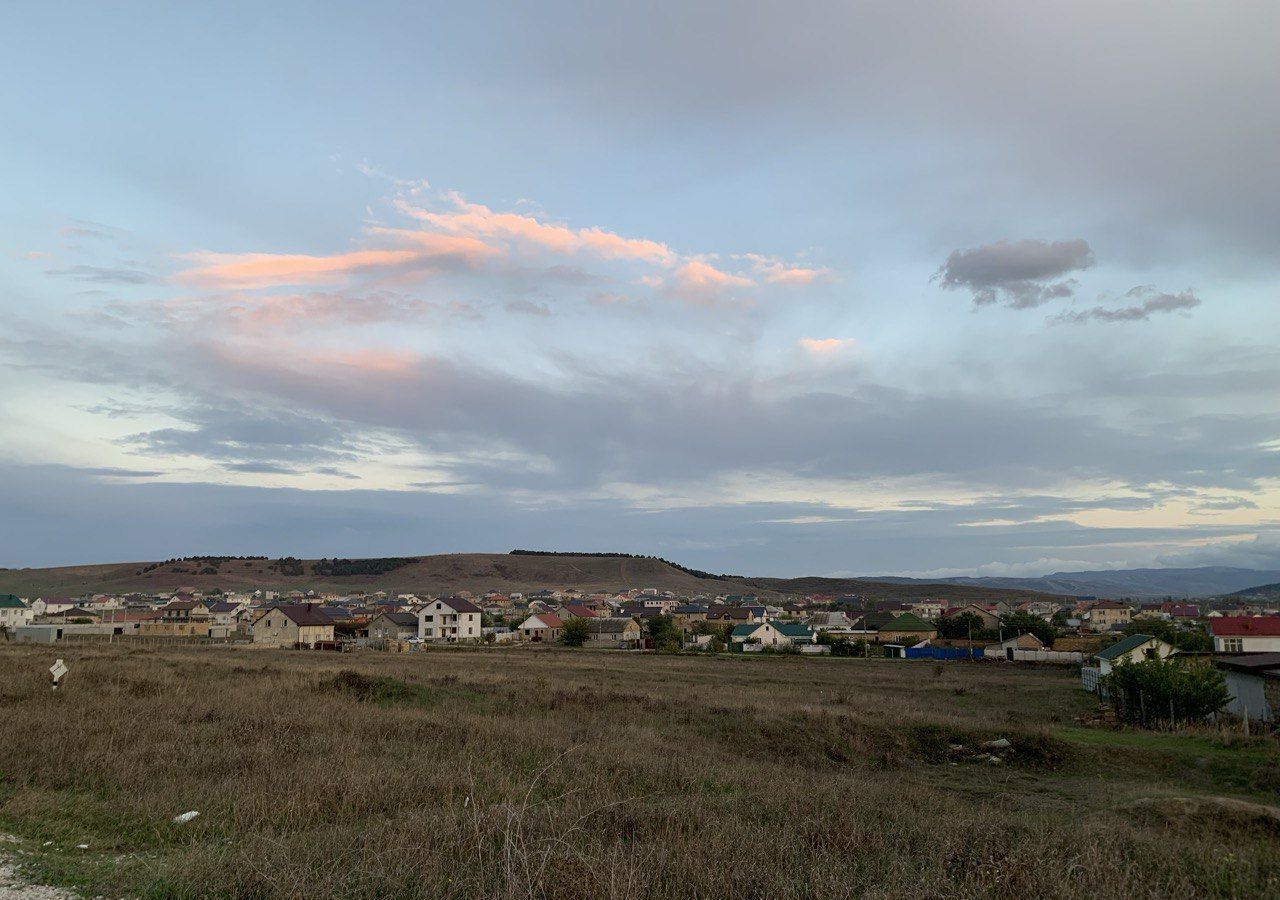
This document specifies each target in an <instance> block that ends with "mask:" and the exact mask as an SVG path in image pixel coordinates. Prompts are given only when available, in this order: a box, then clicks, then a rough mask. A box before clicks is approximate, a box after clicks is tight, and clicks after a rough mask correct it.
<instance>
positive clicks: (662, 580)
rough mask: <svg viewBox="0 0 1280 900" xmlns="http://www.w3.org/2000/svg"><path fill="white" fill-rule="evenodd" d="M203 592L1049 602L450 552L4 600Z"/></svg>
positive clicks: (159, 565)
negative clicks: (653, 591) (621, 593)
mask: <svg viewBox="0 0 1280 900" xmlns="http://www.w3.org/2000/svg"><path fill="white" fill-rule="evenodd" d="M183 587H190V588H194V589H197V590H211V589H214V588H217V589H219V590H224V591H230V590H253V589H254V588H266V589H271V590H286V591H287V590H295V589H297V590H317V591H322V592H327V591H332V592H342V591H351V590H357V589H358V590H364V591H373V590H379V589H382V590H386V591H395V592H412V593H431V594H443V593H453V592H455V591H462V590H466V591H471V592H473V593H478V592H482V591H486V590H497V591H503V592H512V591H521V592H524V593H528V592H530V591H535V590H541V589H544V588H549V589H556V588H567V587H576V588H579V589H582V590H586V591H594V590H614V591H616V590H620V589H624V588H635V587H639V588H646V587H652V588H658V589H660V590H670V591H674V592H677V593H680V594H684V595H688V596H694V595H698V594H709V595H716V594H758V595H760V596H762V597H767V598H769V599H771V600H777V599H781V598H783V597H787V596H797V595H803V594H807V593H812V592H822V593H840V594H845V593H847V594H858V595H860V596H862V597H866V598H868V599H871V600H904V599H918V598H920V597H946V598H948V599H950V600H954V601H957V602H966V603H967V602H974V601H990V600H994V599H997V598H999V597H1002V598H1005V599H1009V600H1013V601H1015V602H1016V601H1021V600H1033V599H1041V600H1043V599H1046V598H1045V597H1044V595H1043V594H1040V593H1035V592H1031V591H1024V590H1017V589H1014V590H1011V591H1010V590H1006V591H1001V592H999V593H997V592H996V591H994V590H993V589H991V588H988V587H974V586H969V585H962V584H939V583H937V582H929V581H922V582H920V583H918V584H916V583H913V584H901V583H894V584H885V583H882V582H877V581H870V580H866V579H850V578H842V579H831V578H749V577H744V576H734V575H713V574H711V573H706V572H699V571H698V570H696V569H689V568H687V567H684V566H679V565H676V564H672V563H670V562H668V561H667V560H663V559H657V558H655V557H645V556H633V555H629V554H590V555H588V554H568V553H531V552H527V551H526V552H523V553H449V554H437V555H425V556H405V557H385V558H363V559H361V558H357V559H321V560H314V559H296V558H294V557H292V556H286V557H280V558H277V559H269V558H267V557H265V556H240V557H233V556H197V557H186V558H183V559H168V560H165V561H163V562H133V563H108V564H103V565H85V566H62V567H58V568H48V569H0V593H7V592H9V591H12V592H13V593H15V594H18V595H20V596H28V597H36V596H41V595H44V596H68V597H78V596H81V595H83V594H86V593H96V592H105V593H128V592H131V591H140V592H153V593H154V592H165V591H176V590H178V589H180V588H183Z"/></svg>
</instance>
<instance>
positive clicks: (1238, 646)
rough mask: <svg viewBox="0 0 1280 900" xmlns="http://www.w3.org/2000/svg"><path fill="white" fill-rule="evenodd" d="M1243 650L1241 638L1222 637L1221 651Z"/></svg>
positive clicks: (1234, 651) (1236, 651) (1233, 651)
mask: <svg viewBox="0 0 1280 900" xmlns="http://www.w3.org/2000/svg"><path fill="white" fill-rule="evenodd" d="M1243 650H1244V639H1243V638H1223V639H1222V652H1223V653H1240V652H1241V651H1243Z"/></svg>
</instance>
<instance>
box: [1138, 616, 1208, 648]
mask: <svg viewBox="0 0 1280 900" xmlns="http://www.w3.org/2000/svg"><path fill="white" fill-rule="evenodd" d="M1122 630H1123V631H1124V633H1125V634H1149V635H1151V636H1152V637H1156V638H1159V639H1160V640H1162V641H1164V642H1165V643H1166V644H1172V645H1173V646H1175V647H1177V648H1178V649H1179V650H1183V651H1186V652H1188V653H1195V652H1201V653H1208V652H1210V651H1212V650H1213V638H1211V637H1210V636H1209V635H1208V633H1207V632H1205V631H1203V630H1201V629H1200V628H1194V629H1182V628H1179V627H1178V626H1177V625H1175V624H1173V623H1172V622H1166V621H1165V620H1164V619H1137V620H1136V621H1133V622H1129V623H1127V624H1126V625H1125V626H1124V627H1123V629H1122Z"/></svg>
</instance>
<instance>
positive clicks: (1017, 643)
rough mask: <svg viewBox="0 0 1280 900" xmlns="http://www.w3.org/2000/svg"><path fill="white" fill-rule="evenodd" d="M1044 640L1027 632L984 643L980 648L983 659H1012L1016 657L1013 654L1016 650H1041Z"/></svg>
mask: <svg viewBox="0 0 1280 900" xmlns="http://www.w3.org/2000/svg"><path fill="white" fill-rule="evenodd" d="M1043 649H1044V642H1043V641H1042V640H1040V638H1038V637H1036V636H1035V635H1034V634H1031V633H1030V632H1027V633H1026V634H1019V635H1014V636H1013V637H1008V638H1005V639H1004V640H1003V641H1000V642H999V643H996V644H987V643H984V646H983V648H982V657H983V659H1003V660H1009V661H1012V660H1013V659H1015V658H1016V657H1015V656H1014V654H1015V653H1016V651H1018V650H1043Z"/></svg>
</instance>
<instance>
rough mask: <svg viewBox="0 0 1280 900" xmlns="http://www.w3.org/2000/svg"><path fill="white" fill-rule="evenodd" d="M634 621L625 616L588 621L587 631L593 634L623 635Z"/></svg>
mask: <svg viewBox="0 0 1280 900" xmlns="http://www.w3.org/2000/svg"><path fill="white" fill-rule="evenodd" d="M632 622H634V619H631V618H630V617H625V616H622V617H620V616H609V617H608V618H604V619H587V630H588V631H589V632H590V633H591V634H622V633H623V632H624V631H626V630H627V626H629V625H631V624H632Z"/></svg>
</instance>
